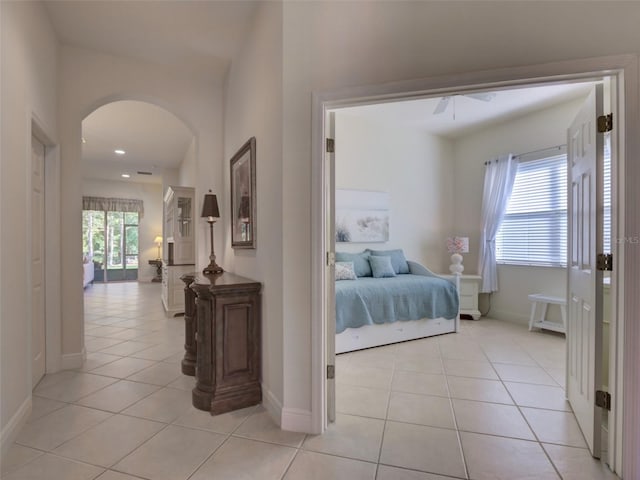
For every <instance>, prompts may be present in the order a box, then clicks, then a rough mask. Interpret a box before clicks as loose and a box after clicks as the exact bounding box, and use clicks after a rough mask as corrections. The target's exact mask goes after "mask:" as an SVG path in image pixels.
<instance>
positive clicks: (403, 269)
mask: <svg viewBox="0 0 640 480" xmlns="http://www.w3.org/2000/svg"><path fill="white" fill-rule="evenodd" d="M369 252H371V255H373V256H374V257H391V265H393V271H394V272H396V273H409V264H408V263H407V259H406V258H405V256H404V252H403V251H402V249H401V248H398V249H397V250H369Z"/></svg>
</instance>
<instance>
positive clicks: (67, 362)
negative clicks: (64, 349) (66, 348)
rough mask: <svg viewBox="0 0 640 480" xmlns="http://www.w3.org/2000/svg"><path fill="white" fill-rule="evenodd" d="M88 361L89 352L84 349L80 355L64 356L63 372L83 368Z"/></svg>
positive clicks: (68, 354) (69, 354)
mask: <svg viewBox="0 0 640 480" xmlns="http://www.w3.org/2000/svg"><path fill="white" fill-rule="evenodd" d="M86 359H87V351H86V350H85V348H84V347H82V351H81V352H79V353H67V354H64V355H62V370H74V369H76V368H80V367H82V364H83V363H84V361H85V360H86Z"/></svg>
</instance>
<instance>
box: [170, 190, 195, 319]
mask: <svg viewBox="0 0 640 480" xmlns="http://www.w3.org/2000/svg"><path fill="white" fill-rule="evenodd" d="M164 238H165V248H164V249H163V252H164V256H165V258H164V261H163V265H162V305H163V306H164V309H165V310H166V312H167V315H175V314H178V313H182V312H184V283H183V282H182V281H181V280H180V277H181V276H182V275H184V274H185V273H190V272H193V271H194V270H195V263H196V242H195V189H193V188H191V187H174V186H171V187H169V188H167V193H166V194H165V196H164Z"/></svg>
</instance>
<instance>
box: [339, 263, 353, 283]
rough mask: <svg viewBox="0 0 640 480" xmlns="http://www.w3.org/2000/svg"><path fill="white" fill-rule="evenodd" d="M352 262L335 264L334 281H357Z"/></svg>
mask: <svg viewBox="0 0 640 480" xmlns="http://www.w3.org/2000/svg"><path fill="white" fill-rule="evenodd" d="M357 279H358V277H357V276H356V272H355V271H354V270H353V262H336V280H357Z"/></svg>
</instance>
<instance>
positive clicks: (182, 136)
mask: <svg viewBox="0 0 640 480" xmlns="http://www.w3.org/2000/svg"><path fill="white" fill-rule="evenodd" d="M44 4H45V6H46V8H47V11H48V13H49V17H50V19H51V22H52V24H53V28H54V30H55V32H56V35H57V36H58V39H59V40H60V42H61V43H62V44H66V45H72V46H76V47H81V48H87V49H92V50H96V51H100V52H103V53H108V54H111V55H117V56H121V57H128V58H133V59H135V60H140V61H143V62H148V63H153V64H157V65H161V66H164V67H168V68H171V69H175V70H176V71H180V72H182V73H183V74H185V75H189V76H192V77H194V76H195V77H198V78H201V79H203V80H205V81H210V82H212V83H217V84H222V82H223V81H224V78H225V75H226V73H227V71H228V69H229V65H230V64H231V59H232V58H233V56H234V55H235V54H236V53H237V52H238V50H239V49H240V47H241V45H242V42H243V40H244V38H245V37H246V34H247V31H248V29H249V28H250V26H251V21H252V17H253V12H254V10H255V8H256V5H257V4H258V1H249V0H242V1H237V0H228V1H225V0H215V1H192V0H165V1H115V0H95V1H75V0H74V1H67V0H61V1H59V0H50V1H46V2H44ZM82 131H83V137H84V138H85V140H86V143H84V144H83V146H82V147H83V148H82V154H83V160H84V162H83V172H84V175H85V177H89V178H100V179H112V180H124V179H123V178H122V177H121V176H120V175H121V174H122V173H130V174H131V180H132V181H137V182H151V183H160V182H161V181H162V179H161V173H162V169H163V168H177V167H178V165H179V163H180V161H181V160H182V159H183V157H184V154H185V151H186V150H187V148H188V146H189V144H190V142H191V139H192V134H191V132H189V130H188V129H187V128H186V127H185V126H184V125H183V124H182V123H181V122H180V121H179V120H178V119H177V118H175V117H174V116H173V115H171V114H170V113H168V112H166V111H165V110H162V109H160V108H158V107H155V106H153V105H151V104H146V103H142V102H116V103H112V104H109V105H106V106H104V107H102V108H99V109H98V110H96V111H95V112H93V113H92V114H91V115H89V116H88V117H87V118H86V119H85V120H84V121H83V124H82ZM117 148H121V149H123V150H125V151H126V152H127V153H126V155H124V156H117V155H116V154H115V153H114V150H115V149H117ZM138 170H142V171H150V172H152V173H153V174H154V175H153V176H143V175H137V174H136V173H135V172H136V171H138Z"/></svg>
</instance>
